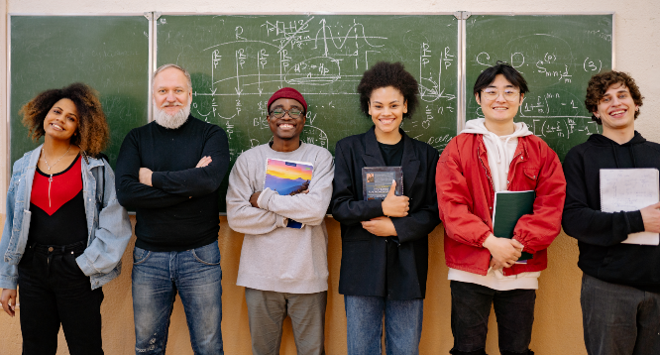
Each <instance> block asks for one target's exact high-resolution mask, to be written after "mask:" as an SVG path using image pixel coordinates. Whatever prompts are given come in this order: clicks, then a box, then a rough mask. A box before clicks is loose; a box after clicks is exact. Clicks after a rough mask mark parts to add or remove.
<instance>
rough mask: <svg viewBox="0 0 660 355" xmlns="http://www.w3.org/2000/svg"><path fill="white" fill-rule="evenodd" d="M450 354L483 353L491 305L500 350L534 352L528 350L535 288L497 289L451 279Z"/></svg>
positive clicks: (468, 354)
mask: <svg viewBox="0 0 660 355" xmlns="http://www.w3.org/2000/svg"><path fill="white" fill-rule="evenodd" d="M450 287H451V332H452V334H453V335H454V347H453V348H452V349H451V351H450V353H451V354H453V355H483V354H485V350H484V349H485V348H486V336H487V335H488V317H489V316H490V308H491V306H492V307H494V308H495V316H496V317H497V331H498V343H499V347H500V353H501V354H502V355H505V354H506V355H508V354H521V355H523V354H525V355H527V354H533V352H532V351H531V350H529V343H530V342H531V340H532V324H533V323H534V304H535V303H536V290H510V291H496V290H493V289H491V288H489V287H485V286H481V285H476V284H471V283H467V282H460V281H451V283H450Z"/></svg>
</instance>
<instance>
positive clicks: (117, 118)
mask: <svg viewBox="0 0 660 355" xmlns="http://www.w3.org/2000/svg"><path fill="white" fill-rule="evenodd" d="M10 31H11V58H10V62H11V71H10V76H11V78H10V82H11V95H10V100H9V102H10V108H9V109H10V120H11V122H10V126H11V147H10V152H11V161H12V163H13V162H14V161H16V160H17V159H18V158H20V157H21V156H23V154H24V153H25V152H27V151H29V150H31V149H33V148H35V147H36V146H37V145H38V144H40V143H41V142H43V139H41V140H40V142H37V143H35V142H33V141H32V139H30V138H29V137H28V130H27V128H25V127H24V126H23V125H22V123H21V119H22V117H21V116H19V114H18V111H19V110H20V109H21V107H22V106H23V105H25V104H26V103H27V102H28V101H30V100H31V99H32V98H33V97H35V96H36V95H37V94H38V93H40V92H42V91H44V90H48V89H52V88H61V87H64V86H67V85H69V84H71V83H74V82H83V83H85V84H87V85H89V86H91V87H93V88H94V89H96V90H97V91H98V92H99V94H100V95H99V96H100V100H101V104H102V105H103V110H104V112H105V114H106V117H107V120H108V124H109V126H110V144H109V145H108V147H107V148H106V151H105V152H104V153H105V154H107V155H108V157H109V159H110V163H111V164H112V166H113V167H114V165H115V161H116V159H117V155H118V153H119V147H120V146H121V143H122V141H123V139H124V136H126V134H127V133H128V131H129V130H130V129H132V128H134V127H138V126H141V125H143V124H145V123H147V110H148V107H147V102H148V95H149V92H148V86H149V63H148V61H149V21H148V20H147V19H146V18H145V17H144V16H141V15H140V16H48V17H46V16H10Z"/></svg>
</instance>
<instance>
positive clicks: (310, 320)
mask: <svg viewBox="0 0 660 355" xmlns="http://www.w3.org/2000/svg"><path fill="white" fill-rule="evenodd" d="M306 112H307V103H306V102H305V99H304V98H303V96H302V94H300V93H299V92H298V91H297V90H296V89H293V88H288V87H287V88H282V89H280V90H278V91H276V92H275V93H274V94H273V96H271V98H270V100H268V116H267V117H266V119H267V121H268V124H269V126H270V130H271V131H272V132H273V140H272V141H271V142H269V143H267V144H263V145H260V146H257V147H254V148H252V149H250V150H248V151H246V152H244V153H243V154H241V155H240V156H239V157H238V159H237V160H236V164H235V165H234V168H233V169H232V171H231V174H230V175H229V190H228V191H227V221H228V222H229V226H230V227H231V228H232V229H233V230H235V231H237V232H239V233H245V239H244V240H243V248H242V251H241V261H240V266H239V270H238V280H237V282H236V283H237V285H238V286H244V287H245V300H246V303H247V306H248V318H249V321H250V333H251V336H252V351H253V354H255V355H266V354H279V349H280V342H281V338H282V323H283V321H284V318H286V316H287V315H289V316H290V317H291V323H292V325H293V333H294V338H295V343H296V348H297V350H298V354H307V355H311V354H324V353H325V351H324V346H323V342H324V335H323V326H324V323H325V306H326V300H327V289H328V262H327V244H328V233H327V231H326V228H325V222H324V217H325V214H326V211H327V209H328V205H329V204H330V198H331V196H332V179H333V176H334V164H333V161H332V155H331V154H330V152H328V151H327V150H326V149H324V148H321V147H318V146H315V145H311V144H306V143H304V142H302V141H301V140H300V133H301V132H302V130H303V127H304V126H305V113H306ZM269 159H271V160H270V162H269ZM274 160H276V161H277V162H280V163H281V164H284V165H286V166H288V167H294V166H310V165H311V166H313V168H312V174H311V179H310V180H309V182H308V183H305V184H303V188H301V189H298V190H296V191H293V192H288V191H287V192H285V191H282V192H283V193H285V194H284V195H280V194H279V193H278V192H277V191H275V190H274V189H272V188H268V187H265V185H266V183H267V181H266V172H267V168H268V166H270V167H271V169H273V167H274V166H275V165H276V164H277V162H274ZM301 163H302V164H301ZM270 176H271V178H272V174H271V175H270ZM269 181H270V180H269ZM269 186H270V185H269ZM305 188H306V189H305ZM301 190H302V191H301Z"/></svg>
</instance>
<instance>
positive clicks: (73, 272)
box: [61, 253, 87, 279]
mask: <svg viewBox="0 0 660 355" xmlns="http://www.w3.org/2000/svg"><path fill="white" fill-rule="evenodd" d="M80 254H82V253H74V254H64V255H62V259H61V262H62V265H61V266H62V272H63V273H64V274H66V275H68V276H71V277H72V278H73V279H77V278H81V277H82V278H86V277H87V276H86V275H85V274H84V273H83V272H82V270H81V269H80V266H78V263H77V262H76V258H77V257H78V256H80Z"/></svg>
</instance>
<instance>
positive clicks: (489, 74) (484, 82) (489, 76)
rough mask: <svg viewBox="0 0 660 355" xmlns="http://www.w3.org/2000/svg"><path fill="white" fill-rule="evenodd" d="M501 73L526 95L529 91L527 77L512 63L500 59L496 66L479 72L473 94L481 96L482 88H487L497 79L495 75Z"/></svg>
mask: <svg viewBox="0 0 660 355" xmlns="http://www.w3.org/2000/svg"><path fill="white" fill-rule="evenodd" d="M499 74H502V75H504V77H505V78H506V80H507V81H508V82H510V83H511V85H513V86H515V87H517V88H518V90H519V91H520V93H521V94H523V95H524V94H525V93H526V92H527V91H529V89H528V88H527V81H526V80H525V78H523V76H522V75H521V74H520V73H519V72H518V71H517V70H516V69H515V68H514V67H512V66H511V65H510V64H508V63H506V62H503V61H501V60H498V61H497V62H496V63H495V65H494V66H492V67H490V68H488V69H486V70H484V71H483V72H481V74H479V77H477V81H476V82H475V83H474V89H473V95H479V98H481V90H483V89H485V88H487V87H488V85H490V84H491V83H492V82H493V81H495V77H496V76H497V75H499Z"/></svg>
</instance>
